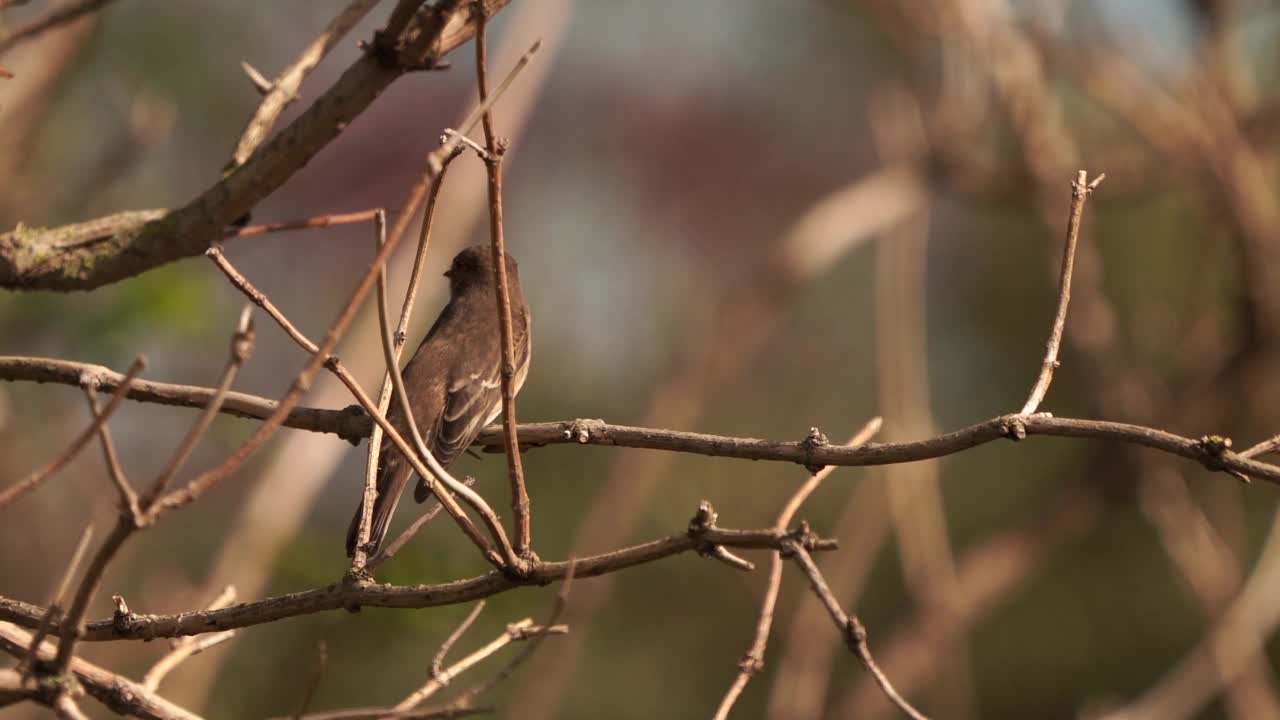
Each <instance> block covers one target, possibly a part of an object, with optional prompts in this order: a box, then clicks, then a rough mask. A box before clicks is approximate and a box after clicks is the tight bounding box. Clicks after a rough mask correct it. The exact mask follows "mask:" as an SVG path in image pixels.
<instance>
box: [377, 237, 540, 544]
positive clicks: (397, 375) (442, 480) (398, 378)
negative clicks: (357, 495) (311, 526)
mask: <svg viewBox="0 0 1280 720" xmlns="http://www.w3.org/2000/svg"><path fill="white" fill-rule="evenodd" d="M378 227H379V231H380V232H379V235H378V243H379V244H381V243H382V242H383V240H384V238H383V237H382V233H383V232H384V231H385V229H386V226H385V224H382V223H379V225H378ZM386 289H387V288H386V273H385V271H384V272H383V273H381V274H379V275H378V329H379V334H380V335H381V336H382V353H383V359H384V360H385V362H386V365H387V372H388V373H389V374H390V375H391V386H392V388H394V389H395V393H396V399H397V400H398V401H399V403H400V407H402V408H406V409H409V408H412V407H413V405H412V403H411V402H410V400H409V392H408V390H406V389H405V385H404V375H403V373H402V372H401V370H400V364H399V362H398V360H397V358H396V351H395V342H394V341H393V340H392V337H391V327H390V324H389V323H390V318H389V317H388V315H389V314H390V313H389V311H388V309H387V292H386ZM404 417H405V420H407V421H408V422H407V423H406V424H407V425H408V426H409V436H410V437H412V438H413V444H414V446H415V448H416V449H417V452H418V458H420V459H421V460H422V461H425V462H426V467H428V468H430V472H429V473H428V472H425V471H424V470H422V469H419V470H418V476H419V477H421V478H422V479H423V481H425V482H427V483H428V484H429V485H430V487H431V491H432V493H433V494H434V495H435V496H436V497H437V498H438V499H439V500H440V502H441V504H442V505H444V507H445V509H447V510H448V511H449V514H450V515H453V516H454V517H455V518H457V517H459V516H460V515H461V508H459V507H458V506H457V501H456V500H454V499H453V495H454V494H457V495H460V496H461V497H462V498H463V499H465V500H466V501H467V504H469V505H471V507H473V508H475V510H476V512H478V513H480V517H481V518H483V519H484V522H485V526H486V527H488V528H489V534H490V535H491V536H492V537H493V540H494V541H495V542H496V543H497V545H498V548H499V549H500V550H501V552H502V558H501V560H500V561H499V562H500V563H502V564H505V565H506V566H507V567H509V568H513V569H514V568H517V567H518V566H519V559H518V558H517V557H516V555H515V552H514V551H513V550H512V548H511V541H510V540H508V539H507V534H506V532H505V531H503V529H502V523H501V522H500V521H499V520H498V516H497V514H496V513H494V511H493V508H491V507H489V503H487V502H485V500H484V498H482V497H480V495H479V494H478V493H476V492H475V491H474V490H472V489H471V488H470V487H467V486H466V485H464V484H462V483H460V482H458V480H457V479H455V478H454V477H453V476H452V475H450V474H449V472H448V471H447V470H445V468H444V466H443V465H441V464H440V462H439V461H438V460H437V459H436V457H435V455H433V454H432V453H431V449H430V448H429V447H427V443H426V442H425V441H424V440H423V438H422V433H421V431H419V429H418V422H417V420H416V419H415V418H414V416H413V413H412V412H405V414H404ZM389 428H390V425H388V426H386V427H384V428H383V431H384V432H386V433H387V435H388V436H389V437H391V436H394V435H395V434H396V433H395V432H394V431H393V429H389ZM397 446H398V447H399V448H400V451H401V452H402V453H404V454H405V457H406V458H410V462H413V463H415V465H416V466H418V467H420V466H421V462H419V461H418V458H413V457H411V456H412V453H411V452H409V450H408V448H407V447H405V446H404V445H402V444H400V443H397ZM436 481H439V482H436ZM441 485H444V487H441ZM375 493H376V488H373V487H371V486H370V485H369V484H368V483H367V482H366V485H365V496H364V501H363V502H364V504H363V505H362V511H361V518H360V520H361V526H362V527H361V529H360V531H361V533H362V534H363V536H364V537H363V538H362V539H364V541H365V542H367V537H368V532H369V529H368V523H367V521H368V519H369V517H370V514H371V513H372V508H373V495H374V494H375ZM472 539H473V540H475V542H476V545H477V546H478V547H479V548H480V550H481V552H483V553H485V554H486V557H488V556H489V554H490V553H492V552H493V550H492V549H491V548H490V547H489V545H488V543H486V542H484V541H483V540H480V539H479V538H476V537H473V538H472ZM496 559H497V558H492V557H491V558H490V560H491V561H493V560H496ZM352 563H353V565H354V564H356V563H355V561H354V560H353V561H352Z"/></svg>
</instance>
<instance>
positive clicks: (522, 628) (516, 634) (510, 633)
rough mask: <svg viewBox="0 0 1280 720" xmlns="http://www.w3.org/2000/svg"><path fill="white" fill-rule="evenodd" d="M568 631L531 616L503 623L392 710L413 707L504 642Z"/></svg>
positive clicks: (499, 648)
mask: <svg viewBox="0 0 1280 720" xmlns="http://www.w3.org/2000/svg"><path fill="white" fill-rule="evenodd" d="M568 632H569V627H568V626H567V625H534V624H533V618H525V619H523V620H520V621H518V622H515V623H512V624H510V625H508V626H507V629H506V630H505V631H503V633H502V634H501V635H499V636H498V637H496V638H494V639H493V640H491V641H489V643H487V644H486V645H485V646H484V647H481V648H480V649H478V650H476V651H475V652H473V653H471V654H470V655H468V656H466V657H464V658H463V659H461V660H459V661H458V662H456V663H454V664H453V665H450V666H449V667H448V668H445V669H444V670H441V671H440V672H438V673H436V672H433V674H432V676H431V679H430V680H428V681H427V683H426V684H425V685H423V686H422V687H420V688H418V689H417V690H415V691H413V692H412V693H410V694H409V696H408V697H406V698H405V699H404V700H401V701H400V702H399V703H398V704H397V705H396V706H395V707H394V708H393V711H394V712H396V713H401V712H405V711H407V710H413V709H414V708H416V707H417V706H418V705H419V704H421V703H422V702H423V701H424V700H426V699H428V698H430V697H431V696H432V695H435V694H436V693H437V692H439V691H440V690H441V689H442V688H444V687H445V686H446V685H448V684H449V682H450V681H451V680H453V679H454V678H456V677H458V676H459V675H461V674H462V673H464V672H466V671H467V670H470V669H471V668H472V667H474V666H476V665H477V664H479V663H480V662H481V661H483V660H484V659H485V658H487V657H489V656H490V655H493V654H494V653H496V652H498V651H499V650H501V649H502V648H504V647H506V646H507V645H510V644H511V643H512V642H515V641H517V640H534V639H537V638H542V637H545V636H547V635H564V634H566V633H568ZM531 645H532V643H531ZM450 707H461V706H460V705H459V704H458V703H452V704H451V705H450ZM393 717H395V715H388V716H387V718H393Z"/></svg>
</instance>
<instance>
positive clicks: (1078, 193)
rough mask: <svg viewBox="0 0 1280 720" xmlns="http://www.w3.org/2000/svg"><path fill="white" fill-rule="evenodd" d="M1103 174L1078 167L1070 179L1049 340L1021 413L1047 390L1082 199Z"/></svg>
mask: <svg viewBox="0 0 1280 720" xmlns="http://www.w3.org/2000/svg"><path fill="white" fill-rule="evenodd" d="M1105 177H1106V174H1105V173H1104V174H1102V175H1099V176H1098V177H1096V178H1094V179H1093V181H1092V182H1091V181H1090V180H1089V174H1088V173H1087V172H1085V171H1084V170H1081V171H1080V172H1079V173H1078V174H1077V175H1076V179H1075V182H1073V183H1071V215H1070V216H1069V218H1068V219H1067V241H1066V244H1065V245H1064V246H1063V248H1062V275H1061V277H1060V279H1059V282H1058V311H1057V313H1055V314H1054V317H1053V330H1052V331H1051V332H1050V333H1049V341H1048V342H1047V343H1045V354H1044V362H1042V363H1041V364H1040V376H1039V377H1038V378H1036V384H1035V385H1033V386H1032V388H1031V395H1029V396H1028V397H1027V402H1026V403H1025V404H1023V406H1022V414H1023V415H1030V414H1031V413H1033V412H1035V411H1036V408H1038V407H1040V402H1041V401H1042V400H1044V396H1045V393H1047V392H1049V383H1051V382H1053V371H1054V370H1055V369H1056V368H1057V367H1058V349H1059V348H1060V347H1061V346H1062V331H1063V329H1064V328H1066V326H1067V305H1069V304H1070V303H1071V273H1072V271H1073V270H1074V268H1075V262H1076V241H1077V240H1078V239H1079V237H1080V220H1081V218H1082V217H1084V202H1085V200H1087V199H1089V193H1091V192H1093V190H1094V188H1096V187H1098V184H1099V183H1101V182H1102V180H1103V178H1105Z"/></svg>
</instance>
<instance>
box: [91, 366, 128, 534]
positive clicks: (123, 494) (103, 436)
mask: <svg viewBox="0 0 1280 720" xmlns="http://www.w3.org/2000/svg"><path fill="white" fill-rule="evenodd" d="M98 392H99V390H98V387H97V383H96V381H90V382H89V383H86V384H85V386H84V394H85V398H86V399H87V400H88V402H89V411H90V412H92V413H93V416H94V417H98V416H99V415H100V414H101V412H100V411H99V409H98ZM98 439H99V440H101V441H102V455H103V458H104V459H105V460H106V462H107V473H108V474H109V475H110V476H111V482H112V484H114V485H115V486H116V492H117V493H119V495H120V509H121V510H122V511H127V512H128V513H129V514H130V515H132V516H133V519H134V522H136V523H141V522H142V509H141V507H140V506H139V505H138V493H137V491H135V490H134V489H133V485H132V484H131V483H130V482H129V478H128V476H126V475H125V474H124V468H123V467H121V465H120V456H119V455H118V454H117V453H116V444H115V443H114V442H112V440H111V431H110V430H109V429H108V428H107V424H106V423H105V422H104V423H101V424H99V425H98Z"/></svg>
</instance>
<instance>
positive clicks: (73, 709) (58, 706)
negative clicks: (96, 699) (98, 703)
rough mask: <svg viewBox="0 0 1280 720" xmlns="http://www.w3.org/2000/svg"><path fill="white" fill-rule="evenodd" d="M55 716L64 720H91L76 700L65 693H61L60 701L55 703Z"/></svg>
mask: <svg viewBox="0 0 1280 720" xmlns="http://www.w3.org/2000/svg"><path fill="white" fill-rule="evenodd" d="M53 714H54V715H57V716H58V717H59V718H61V719H62V720H89V716H88V715H85V714H84V711H83V710H81V709H80V706H79V705H78V704H76V701H75V699H74V698H72V697H71V695H70V694H68V693H65V692H64V693H59V695H58V699H57V700H54V701H53Z"/></svg>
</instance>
